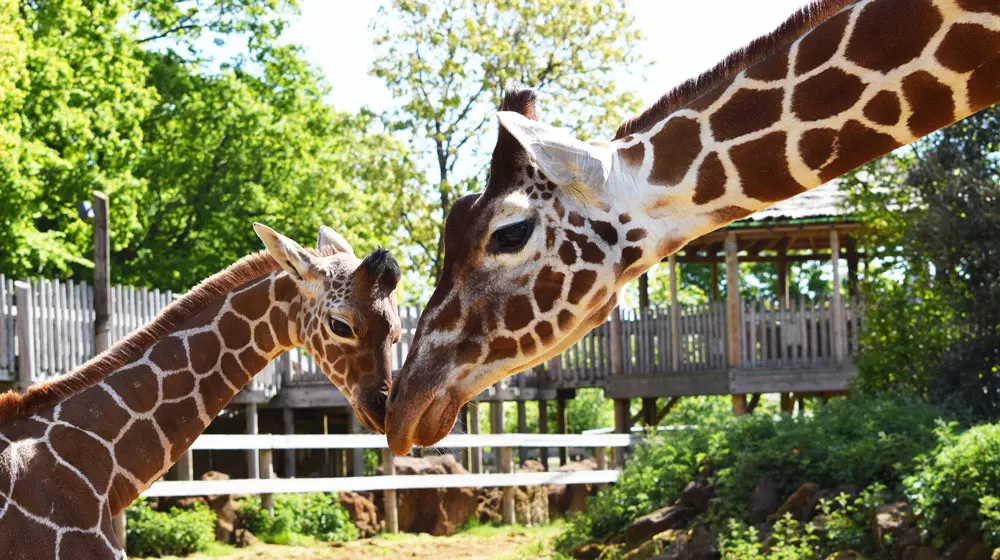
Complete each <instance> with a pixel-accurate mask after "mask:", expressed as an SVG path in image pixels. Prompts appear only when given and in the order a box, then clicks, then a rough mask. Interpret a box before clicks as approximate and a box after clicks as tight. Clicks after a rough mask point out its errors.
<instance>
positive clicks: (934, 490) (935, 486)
mask: <svg viewBox="0 0 1000 560" xmlns="http://www.w3.org/2000/svg"><path fill="white" fill-rule="evenodd" d="M953 428H954V426H948V427H942V429H941V430H939V435H940V444H939V446H938V448H937V449H935V450H934V451H933V452H931V453H928V454H927V455H925V456H923V457H921V459H920V462H919V467H918V468H917V469H916V471H915V472H914V473H913V475H912V476H909V477H907V478H906V480H905V488H906V495H907V498H908V499H909V501H910V503H911V504H912V505H913V511H914V512H915V513H916V514H917V518H918V520H919V524H920V527H921V529H922V530H923V532H924V535H925V537H928V538H930V540H931V542H932V543H933V544H934V545H935V546H937V547H942V546H944V544H945V530H946V528H948V527H949V526H951V525H953V524H955V523H957V524H958V525H959V526H960V527H962V528H971V529H978V530H979V531H981V532H982V534H983V540H984V541H985V542H986V544H988V545H990V546H993V547H1000V424H985V425H982V426H976V427H975V428H972V429H970V430H968V431H967V432H965V433H963V434H961V435H955V434H954V431H953Z"/></svg>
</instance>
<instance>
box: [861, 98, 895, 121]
mask: <svg viewBox="0 0 1000 560" xmlns="http://www.w3.org/2000/svg"><path fill="white" fill-rule="evenodd" d="M864 113H865V117H867V118H868V119H870V120H871V121H872V122H876V123H878V124H884V125H886V126H895V125H896V123H898V122H899V117H900V115H901V114H902V108H900V106H899V97H898V96H897V95H896V94H895V93H893V92H891V91H880V92H878V93H877V94H875V96H874V97H872V98H871V99H869V100H868V103H866V104H865V110H864Z"/></svg>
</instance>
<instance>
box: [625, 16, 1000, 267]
mask: <svg viewBox="0 0 1000 560" xmlns="http://www.w3.org/2000/svg"><path fill="white" fill-rule="evenodd" d="M997 15H1000V8H998V7H997V6H996V5H995V3H993V4H991V3H989V2H977V1H974V0H957V1H955V0H863V1H860V2H857V3H854V4H852V5H849V6H848V7H846V8H844V9H842V10H840V11H839V12H836V13H834V14H833V15H832V16H831V17H829V18H827V19H826V20H825V21H823V22H822V23H820V24H819V25H816V26H815V27H813V28H812V29H811V30H810V31H808V32H807V33H805V34H804V35H802V36H801V37H799V38H798V39H796V40H794V41H793V42H791V43H790V44H788V45H785V46H782V47H779V48H778V49H777V50H776V51H775V52H773V53H772V54H770V55H768V56H766V57H764V58H763V59H761V60H759V61H758V62H757V63H756V64H754V65H752V66H749V67H747V68H745V69H743V70H742V71H740V72H738V73H737V74H735V76H734V77H732V78H729V79H725V80H724V81H723V83H721V84H720V85H718V86H717V87H715V88H714V89H712V90H711V91H707V92H704V93H703V94H701V95H699V96H693V97H695V98H694V100H693V101H690V102H688V103H686V104H684V105H683V106H681V107H680V109H678V110H675V111H673V112H671V113H670V114H669V115H665V118H663V119H661V120H660V121H659V122H655V124H652V126H650V127H648V128H646V129H645V130H642V131H640V132H636V133H633V134H631V135H629V136H626V137H625V138H621V139H619V140H616V141H615V145H616V148H617V151H616V153H617V156H618V157H617V159H616V164H615V165H614V168H613V173H612V177H611V180H610V181H609V183H608V186H607V187H606V188H607V189H609V190H610V193H609V195H610V196H609V198H610V199H611V200H612V203H613V205H614V206H615V207H616V212H624V213H628V214H629V215H630V216H631V217H632V218H633V219H634V220H635V221H634V223H633V227H634V228H635V229H642V230H643V231H646V232H647V233H648V236H647V237H646V239H644V240H643V241H641V242H639V243H637V244H636V245H635V248H636V249H638V250H639V254H641V257H640V258H637V259H636V265H635V266H634V267H632V269H631V270H630V271H629V272H627V273H625V274H624V275H623V280H629V279H631V278H632V277H634V276H635V275H637V274H638V272H640V271H641V270H642V269H645V268H648V266H652V265H653V264H655V263H656V262H658V261H659V260H660V259H661V258H663V257H664V256H666V255H668V254H670V253H672V252H674V251H676V250H678V249H680V248H681V247H682V246H683V245H684V244H685V243H686V242H687V241H690V240H691V239H694V238H696V237H698V236H699V235H702V234H704V233H707V232H709V231H712V230H714V229H717V228H719V227H721V226H723V225H725V224H727V223H729V222H731V221H733V220H737V219H740V218H743V217H746V216H747V215H749V214H751V213H753V212H756V211H758V210H762V209H764V208H767V207H769V206H771V205H773V204H775V203H777V202H779V201H781V200H784V199H786V198H789V197H791V196H794V195H796V194H799V193H801V192H804V191H806V190H809V189H812V188H815V187H817V186H819V185H821V184H822V183H824V182H826V181H829V180H830V179H833V178H835V177H837V176H839V175H841V174H843V173H845V172H847V171H850V170H851V169H854V168H855V167H858V166H859V165H862V164H864V163H866V162H868V161H870V160H872V159H874V158H876V157H878V156H881V155H883V154H885V153H888V152H889V151H891V150H893V149H895V148H897V147H899V146H901V145H904V144H906V143H908V142H910V141H912V140H914V139H916V138H919V137H921V136H924V135H926V134H929V133H931V132H933V131H935V130H937V129H939V128H941V127H943V126H945V125H948V124H950V123H952V122H954V121H956V120H958V119H961V118H963V117H965V116H968V115H970V114H972V113H974V112H975V111H978V110H979V109H981V108H983V107H986V106H988V105H990V104H992V103H995V102H997V101H998V100H1000V86H998V85H997V84H1000V18H998V17H997ZM626 227H628V226H626ZM642 265H646V266H642Z"/></svg>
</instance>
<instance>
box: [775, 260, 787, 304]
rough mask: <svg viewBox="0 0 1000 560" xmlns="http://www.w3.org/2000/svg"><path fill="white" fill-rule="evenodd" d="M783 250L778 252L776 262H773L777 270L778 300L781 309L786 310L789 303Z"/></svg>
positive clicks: (785, 261)
mask: <svg viewBox="0 0 1000 560" xmlns="http://www.w3.org/2000/svg"><path fill="white" fill-rule="evenodd" d="M785 257H786V254H785V250H784V249H781V250H779V251H778V260H777V261H775V267H777V269H778V294H777V295H778V299H780V300H781V308H782V309H788V303H789V301H790V300H789V299H788V298H789V293H788V259H786V258H785Z"/></svg>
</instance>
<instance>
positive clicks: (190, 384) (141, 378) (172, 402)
mask: <svg viewBox="0 0 1000 560" xmlns="http://www.w3.org/2000/svg"><path fill="white" fill-rule="evenodd" d="M300 297H301V296H300V295H299V293H298V290H297V289H296V287H295V284H294V283H293V282H292V281H291V279H290V278H289V277H288V276H287V275H286V274H284V273H281V272H275V273H272V274H270V275H268V276H266V277H263V278H258V279H257V280H253V281H250V282H248V283H247V284H246V285H244V286H243V287H241V288H238V289H236V290H233V291H232V292H231V293H229V294H227V295H225V296H223V297H220V298H219V299H217V300H216V301H215V302H214V303H212V304H210V305H208V306H207V307H206V308H205V309H203V310H202V311H201V312H199V313H197V314H195V315H194V316H192V317H191V318H190V319H189V320H187V321H186V322H184V323H183V324H182V325H181V326H180V327H179V328H177V329H176V330H175V331H174V332H172V333H170V334H169V335H167V336H165V337H163V338H162V339H161V340H160V341H159V342H157V343H156V344H154V345H153V346H151V347H150V348H149V349H147V350H146V351H145V352H143V353H142V354H141V355H140V356H139V357H137V358H136V359H135V360H133V361H132V362H130V363H128V364H125V365H124V366H122V367H121V368H119V369H117V370H115V371H114V372H112V373H111V374H109V375H108V376H107V377H106V378H104V379H103V380H101V381H99V382H98V383H96V384H94V385H93V386H91V387H89V388H87V389H85V390H83V391H81V392H79V393H77V394H75V395H74V396H72V397H70V398H68V399H67V400H65V401H63V402H61V403H59V404H57V405H56V406H55V407H53V408H52V409H50V410H47V411H42V412H40V413H39V414H37V415H36V416H34V417H32V418H31V421H33V422H37V423H38V424H39V429H44V430H46V432H45V433H46V434H47V436H48V438H49V442H50V443H49V447H50V450H51V452H52V453H54V454H55V455H56V456H59V457H61V458H62V459H63V460H64V461H66V462H67V463H69V464H71V465H73V466H75V467H76V468H77V469H79V470H80V471H81V472H82V474H83V475H84V476H85V477H86V478H87V479H88V480H89V482H90V485H91V487H92V488H93V490H94V492H95V493H96V495H97V498H98V499H99V500H102V501H105V502H106V506H107V507H108V508H109V509H110V512H111V514H112V515H115V514H117V513H118V512H120V511H121V510H122V509H123V508H124V507H125V506H127V505H128V504H129V503H131V502H132V501H133V500H135V499H136V498H137V497H138V496H139V494H141V493H142V492H143V491H144V490H145V489H146V488H148V487H149V485H150V484H152V483H153V482H154V481H155V480H156V479H158V478H159V477H160V476H162V475H163V473H164V472H166V470H167V469H168V468H169V467H170V466H171V465H172V464H173V463H174V462H175V461H176V460H177V459H178V458H179V457H180V455H181V454H182V453H183V452H184V451H185V450H187V449H188V447H190V445H191V443H192V442H193V441H194V440H195V439H196V438H197V437H198V436H199V435H200V434H201V433H202V432H203V431H204V429H205V428H206V427H207V426H208V424H209V423H211V421H212V419H214V418H215V417H216V415H218V414H219V412H221V411H222V409H223V408H224V407H225V406H226V405H227V404H228V403H229V402H230V401H231V400H232V398H233V397H234V396H235V395H236V393H238V392H239V390H240V389H241V388H243V386H244V385H246V384H247V383H248V382H249V381H250V379H251V378H252V377H253V376H254V375H255V374H256V373H258V372H259V371H260V370H261V369H263V368H264V366H266V365H267V364H268V363H269V362H270V361H271V360H272V359H274V358H275V357H276V356H278V355H279V354H281V353H282V352H284V351H285V350H288V349H290V348H292V347H294V346H297V345H299V344H300V343H301V341H300V340H299V334H298V333H299V332H300V329H299V325H298V323H299V320H300V319H299V310H300V309H301V304H300Z"/></svg>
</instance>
